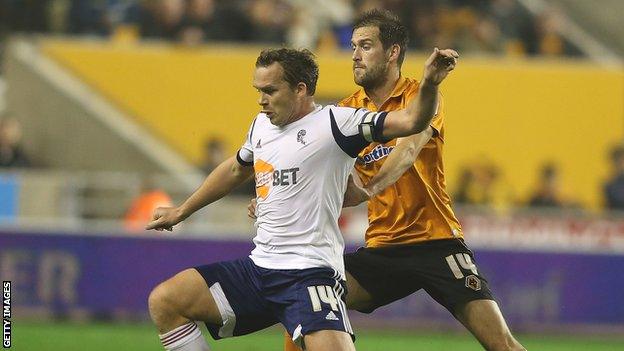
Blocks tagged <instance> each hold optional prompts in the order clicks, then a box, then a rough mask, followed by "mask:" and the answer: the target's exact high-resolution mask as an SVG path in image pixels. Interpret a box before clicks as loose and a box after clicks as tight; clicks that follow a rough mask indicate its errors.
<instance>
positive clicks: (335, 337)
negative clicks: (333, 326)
mask: <svg viewBox="0 0 624 351" xmlns="http://www.w3.org/2000/svg"><path fill="white" fill-rule="evenodd" d="M303 342H304V345H305V350H307V351H352V350H355V346H354V345H353V339H352V338H351V335H349V333H346V332H343V331H338V330H319V331H315V332H313V333H310V334H308V335H306V336H305V338H304V339H303Z"/></svg>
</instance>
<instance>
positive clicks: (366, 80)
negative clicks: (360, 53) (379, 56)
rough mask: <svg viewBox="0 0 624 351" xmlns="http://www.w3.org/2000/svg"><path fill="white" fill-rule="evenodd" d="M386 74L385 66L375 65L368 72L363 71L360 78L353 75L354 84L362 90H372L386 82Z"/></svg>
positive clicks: (386, 68)
mask: <svg viewBox="0 0 624 351" xmlns="http://www.w3.org/2000/svg"><path fill="white" fill-rule="evenodd" d="M387 73H388V67H387V66H386V65H384V64H379V65H375V66H373V67H371V68H370V69H369V70H368V71H365V72H364V74H363V75H362V76H359V77H358V76H355V75H354V80H355V84H357V85H359V86H361V87H362V88H364V90H373V89H375V88H377V87H380V86H382V85H383V84H384V83H385V82H386V77H387Z"/></svg>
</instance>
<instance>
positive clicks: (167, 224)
mask: <svg viewBox="0 0 624 351" xmlns="http://www.w3.org/2000/svg"><path fill="white" fill-rule="evenodd" d="M183 219H184V218H183V217H182V215H181V213H180V209H179V208H177V207H158V208H157V209H155V210H154V214H153V215H152V221H151V222H149V223H148V224H147V225H146V226H145V229H146V230H150V229H156V230H158V231H162V230H167V231H172V230H173V226H174V225H176V224H178V223H180V222H182V220H183Z"/></svg>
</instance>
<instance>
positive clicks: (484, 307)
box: [455, 300, 524, 350]
mask: <svg viewBox="0 0 624 351" xmlns="http://www.w3.org/2000/svg"><path fill="white" fill-rule="evenodd" d="M455 317H456V318H457V320H459V321H460V322H461V323H462V324H463V325H464V326H465V327H466V328H467V329H468V330H469V331H470V332H471V333H472V334H473V335H474V336H475V337H476V338H477V340H479V342H480V343H481V344H482V345H483V346H484V347H485V349H486V350H523V349H524V348H523V347H522V346H521V345H520V344H519V343H518V342H517V341H516V340H515V339H514V337H513V336H512V335H511V331H510V330H509V327H508V326H507V323H506V322H505V318H504V317H503V314H502V313H501V311H500V308H499V307H498V304H497V303H496V301H493V300H473V301H470V302H467V303H465V304H462V305H459V306H457V308H456V309H455Z"/></svg>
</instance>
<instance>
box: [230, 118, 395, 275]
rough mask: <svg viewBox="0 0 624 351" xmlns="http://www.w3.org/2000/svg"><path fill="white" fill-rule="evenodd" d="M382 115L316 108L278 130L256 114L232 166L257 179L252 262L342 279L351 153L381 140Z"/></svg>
mask: <svg viewBox="0 0 624 351" xmlns="http://www.w3.org/2000/svg"><path fill="white" fill-rule="evenodd" d="M385 116H386V113H385V112H380V113H376V112H370V111H368V110H366V109H357V110H356V109H353V108H349V107H336V106H327V107H322V106H317V108H316V109H315V110H314V111H313V112H311V113H310V114H308V115H306V116H304V117H303V118H301V119H299V120H297V121H295V122H292V123H290V124H288V125H286V126H282V127H277V126H274V125H273V124H271V122H270V121H269V118H268V117H267V116H266V115H265V114H263V113H261V114H259V115H257V116H256V118H255V119H254V121H253V123H252V125H251V128H250V129H249V132H248V134H247V140H246V141H245V144H244V145H243V147H242V148H241V149H240V150H239V152H238V155H237V159H238V162H240V163H241V164H243V165H246V166H251V165H252V164H253V167H254V172H255V177H256V196H257V202H258V205H257V207H256V216H257V220H256V229H257V232H256V236H255V238H254V239H253V241H254V244H255V245H256V247H255V249H254V250H253V251H252V252H251V255H250V257H251V259H252V260H253V261H254V263H255V264H256V265H258V266H260V267H264V268H271V269H306V268H314V267H331V268H333V269H335V270H337V271H338V272H340V275H341V276H342V278H344V277H345V274H344V263H343V257H342V255H343V252H344V240H343V237H342V234H341V233H340V230H339V228H338V217H339V216H340V211H341V209H342V202H343V199H344V193H345V190H346V187H347V179H348V176H349V174H350V173H351V170H352V169H353V166H354V163H355V158H356V157H357V155H358V153H359V152H360V151H361V150H362V149H363V148H364V147H365V146H366V145H368V144H369V142H370V141H371V140H372V139H373V135H381V129H382V128H383V121H384V119H385Z"/></svg>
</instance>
